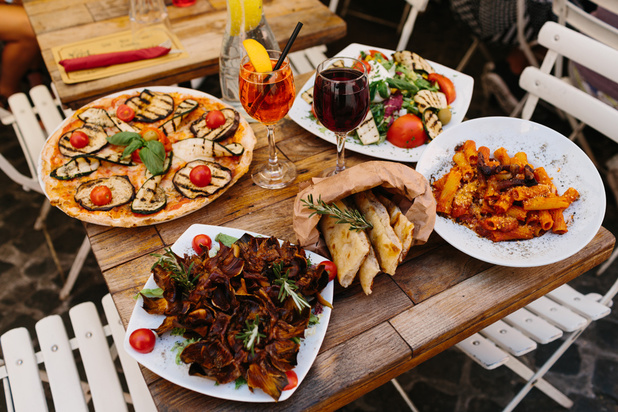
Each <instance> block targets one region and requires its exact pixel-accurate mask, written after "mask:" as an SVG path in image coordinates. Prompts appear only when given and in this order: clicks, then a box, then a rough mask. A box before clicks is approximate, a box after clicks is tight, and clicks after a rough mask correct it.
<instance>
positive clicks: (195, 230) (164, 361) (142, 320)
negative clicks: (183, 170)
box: [124, 224, 334, 403]
mask: <svg viewBox="0 0 618 412" xmlns="http://www.w3.org/2000/svg"><path fill="white" fill-rule="evenodd" d="M245 233H246V234H249V235H252V236H254V237H267V236H263V235H260V234H256V233H252V232H249V231H246V230H240V229H232V228H227V227H220V226H210V225H201V224H195V225H192V226H190V227H189V228H188V229H187V230H186V231H185V232H184V233H183V234H182V235H181V236H180V237H179V238H178V240H177V241H176V242H175V243H174V244H173V245H172V247H171V249H172V251H173V252H174V253H176V254H177V255H179V256H183V255H184V254H187V255H192V254H195V252H193V248H192V245H191V242H192V240H193V238H194V237H195V236H196V235H198V234H206V235H208V236H210V238H211V239H213V248H215V247H218V243H217V242H215V241H214V239H215V237H216V236H217V235H218V234H225V235H228V236H231V237H234V238H240V237H242V236H243V235H244V234H245ZM280 242H281V241H280ZM305 253H306V256H307V259H308V260H309V261H311V262H312V263H313V264H317V263H319V262H321V261H323V260H328V259H326V258H324V257H322V256H320V255H318V254H316V253H313V252H310V251H305ZM333 284H334V282H329V283H328V285H327V286H326V287H325V288H324V289H323V290H322V291H321V292H320V294H321V295H322V297H323V298H324V299H325V300H326V301H328V302H330V303H331V304H332V302H333V289H334V286H333ZM157 287H158V286H157V284H156V283H155V282H154V280H153V277H152V275H151V276H150V278H149V279H148V281H147V282H146V284H145V285H144V288H145V289H155V288H157ZM142 305H143V299H142V297H141V295H140V296H139V297H138V298H137V301H136V304H135V307H134V309H133V312H132V314H131V319H130V320H129V325H128V326H127V333H126V336H125V341H124V348H125V350H126V351H127V353H128V354H129V355H130V356H131V357H133V358H134V359H135V360H136V361H137V362H139V363H140V364H142V365H143V366H145V367H146V368H148V369H150V370H151V371H152V372H154V373H156V374H157V375H159V376H161V377H162V378H164V379H167V380H168V381H170V382H172V383H175V384H176V385H179V386H182V387H184V388H187V389H191V390H193V391H196V392H199V393H202V394H204V395H208V396H212V397H215V398H221V399H227V400H233V401H240V402H259V403H263V402H275V400H274V399H273V398H272V397H270V396H269V395H267V394H266V393H264V392H263V391H262V390H260V389H255V390H254V392H251V391H250V390H249V387H248V386H247V385H242V386H239V387H238V388H236V385H235V383H234V382H231V383H228V384H217V383H216V382H215V381H214V380H211V379H207V378H204V377H199V376H190V375H189V365H188V364H184V363H182V362H180V364H178V363H176V354H177V352H176V351H174V350H173V348H174V346H176V345H177V343H179V342H183V341H184V340H185V339H184V338H183V337H182V336H172V335H170V334H169V333H165V334H163V335H162V336H160V337H157V340H156V344H155V348H154V350H153V351H152V352H150V353H146V354H142V353H139V352H137V351H135V350H134V349H133V348H132V347H131V345H130V344H129V336H130V335H131V333H132V332H133V331H134V330H136V329H140V328H149V329H156V328H157V327H159V325H160V324H161V322H162V321H163V319H164V318H165V316H163V315H151V314H148V313H147V312H146V311H145V310H144V309H143V308H142ZM330 314H331V309H329V308H327V307H323V310H322V313H321V314H320V315H319V316H318V317H319V322H318V323H317V324H316V325H314V326H312V327H309V328H307V329H306V330H305V339H302V340H301V344H300V349H299V352H298V357H297V361H298V364H297V365H296V366H295V367H294V369H293V370H294V372H296V375H297V376H298V385H296V387H295V388H293V389H290V390H286V391H283V392H281V396H280V398H279V402H281V401H283V400H286V399H288V398H289V397H290V396H292V394H293V393H294V391H295V390H296V389H297V388H298V387H299V386H300V385H301V384H302V381H303V379H304V378H305V377H306V376H307V373H308V372H309V369H310V368H311V365H312V364H313V362H314V360H315V358H316V356H317V355H318V351H319V349H320V346H321V345H322V341H323V340H324V336H325V334H326V329H327V327H328V322H329V320H330Z"/></svg>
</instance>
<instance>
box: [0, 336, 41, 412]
mask: <svg viewBox="0 0 618 412" xmlns="http://www.w3.org/2000/svg"><path fill="white" fill-rule="evenodd" d="M0 345H2V353H3V356H4V362H5V364H6V369H7V373H8V375H9V382H10V388H11V397H12V401H13V405H14V407H15V410H16V411H19V412H21V411H24V412H29V411H47V410H48V409H47V402H46V400H45V392H44V391H43V384H42V383H41V379H40V377H39V368H38V365H37V361H36V357H35V354H34V349H33V347H32V339H31V338H30V333H28V330H27V329H26V328H16V329H11V330H10V331H8V332H6V333H5V334H3V335H2V337H0Z"/></svg>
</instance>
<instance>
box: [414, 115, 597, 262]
mask: <svg viewBox="0 0 618 412" xmlns="http://www.w3.org/2000/svg"><path fill="white" fill-rule="evenodd" d="M466 140H473V141H474V142H476V147H477V148H478V147H480V146H487V147H488V148H489V151H490V153H491V154H492V156H493V153H494V152H495V150H496V149H498V148H500V147H504V148H505V149H506V150H507V152H508V154H509V155H510V156H513V155H514V154H515V153H517V152H525V153H526V154H527V156H528V162H529V163H530V164H531V165H532V166H534V167H544V168H545V170H546V171H547V174H548V175H549V177H550V178H552V181H553V183H554V185H555V186H556V188H557V190H558V194H563V193H564V192H565V191H566V190H567V189H568V188H569V187H573V188H574V189H576V190H577V191H578V192H579V195H580V198H579V199H578V200H576V201H575V202H573V203H572V204H571V205H570V206H569V207H568V208H567V209H565V211H564V216H565V220H566V221H567V229H568V232H567V233H565V234H562V235H558V234H554V233H551V232H547V233H545V234H544V235H542V236H540V237H536V238H533V239H529V240H519V241H502V242H493V241H491V240H489V239H486V238H484V237H481V236H479V235H477V234H476V233H475V232H474V231H473V230H472V229H469V228H468V227H466V226H463V225H460V224H458V223H456V222H454V221H453V220H451V219H449V218H445V217H443V216H440V215H438V216H437V218H436V225H435V227H434V229H435V231H436V232H437V233H438V234H439V235H440V236H441V237H442V238H443V239H444V240H446V241H447V242H448V243H450V244H451V245H452V246H454V247H455V248H457V249H459V250H460V251H462V252H464V253H466V254H468V255H470V256H472V257H474V258H477V259H479V260H482V261H485V262H489V263H493V264H496V265H502V266H509V267H536V266H542V265H548V264H550V263H555V262H558V261H561V260H564V259H566V258H568V257H570V256H572V255H574V254H575V253H577V252H579V251H580V250H581V249H582V248H583V247H584V246H586V245H587V244H588V243H589V242H590V241H591V240H592V238H593V237H594V236H595V235H596V234H597V232H598V231H599V229H600V227H601V224H602V223H603V218H604V216H605V204H606V202H605V189H604V187H603V181H602V180H601V176H600V175H599V172H598V171H597V169H596V167H595V166H594V164H593V163H592V162H591V161H590V159H589V158H588V156H586V154H585V153H584V152H583V151H582V150H581V149H580V148H579V147H578V146H577V145H576V144H575V143H573V142H572V141H570V140H569V139H567V138H566V137H564V136H563V135H561V134H560V133H558V132H556V131H554V130H553V129H550V128H548V127H545V126H543V125H540V124H538V123H534V122H531V121H526V120H522V119H517V118H510V117H484V118H479V119H473V120H468V121H466V122H463V123H461V124H459V125H458V126H456V127H454V128H452V129H449V130H446V131H444V133H442V134H440V135H439V136H438V137H437V138H435V139H434V140H433V141H432V143H431V145H429V146H428V147H427V149H426V150H425V152H423V154H422V156H421V158H420V159H419V161H418V163H417V165H416V170H417V171H418V172H419V173H421V174H422V175H423V176H425V177H426V178H427V179H428V180H429V182H430V183H432V184H433V182H435V181H436V180H437V179H438V178H440V177H442V176H443V175H444V174H446V173H448V171H449V170H450V169H451V167H452V166H453V161H452V159H453V155H454V154H455V147H456V146H458V145H461V144H462V143H463V142H465V141H466Z"/></svg>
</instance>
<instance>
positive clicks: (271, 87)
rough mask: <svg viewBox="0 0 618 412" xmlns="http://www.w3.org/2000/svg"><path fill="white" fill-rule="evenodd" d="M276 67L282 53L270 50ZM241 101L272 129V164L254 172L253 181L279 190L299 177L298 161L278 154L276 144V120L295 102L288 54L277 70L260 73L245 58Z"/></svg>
mask: <svg viewBox="0 0 618 412" xmlns="http://www.w3.org/2000/svg"><path fill="white" fill-rule="evenodd" d="M268 55H269V57H270V59H271V61H272V64H273V67H275V64H276V63H277V61H278V60H279V57H280V56H281V52H279V51H276V50H268ZM239 88H240V102H241V104H242V106H243V107H244V109H245V110H246V111H247V114H249V116H251V117H253V118H254V119H256V120H257V121H259V122H260V123H262V124H264V125H265V126H266V129H267V130H268V147H269V153H268V163H266V164H264V165H261V166H260V167H259V168H258V170H257V171H256V172H255V173H254V174H253V175H252V177H253V181H254V182H255V183H256V184H257V185H258V186H260V187H263V188H266V189H279V188H282V187H285V186H287V185H289V184H290V183H292V182H293V181H294V179H295V178H296V166H294V163H292V162H290V161H288V160H286V159H279V158H278V157H277V148H276V146H275V132H274V127H275V123H277V122H278V121H279V120H281V119H282V118H283V117H284V116H285V115H286V114H287V113H288V111H289V110H290V108H291V107H292V104H293V103H294V97H295V96H296V90H295V88H294V77H293V75H292V69H291V67H290V62H289V60H288V59H287V57H286V58H285V59H284V60H283V62H282V64H281V66H280V67H279V69H277V70H273V71H270V72H256V71H255V69H254V67H253V65H252V64H251V62H250V60H249V56H245V57H243V59H242V60H241V62H240V75H239Z"/></svg>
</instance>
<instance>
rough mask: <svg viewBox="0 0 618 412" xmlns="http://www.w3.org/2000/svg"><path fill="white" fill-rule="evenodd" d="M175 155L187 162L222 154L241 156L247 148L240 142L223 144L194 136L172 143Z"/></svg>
mask: <svg viewBox="0 0 618 412" xmlns="http://www.w3.org/2000/svg"><path fill="white" fill-rule="evenodd" d="M172 148H173V149H174V156H176V157H178V158H179V159H182V160H184V161H185V162H190V161H192V160H196V159H204V158H213V157H220V156H240V155H241V154H243V153H244V151H245V148H244V147H243V145H241V144H240V143H230V144H228V145H222V144H221V143H217V142H213V141H212V140H206V139H200V138H198V137H192V138H189V139H185V140H181V141H179V142H176V143H174V144H172Z"/></svg>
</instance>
